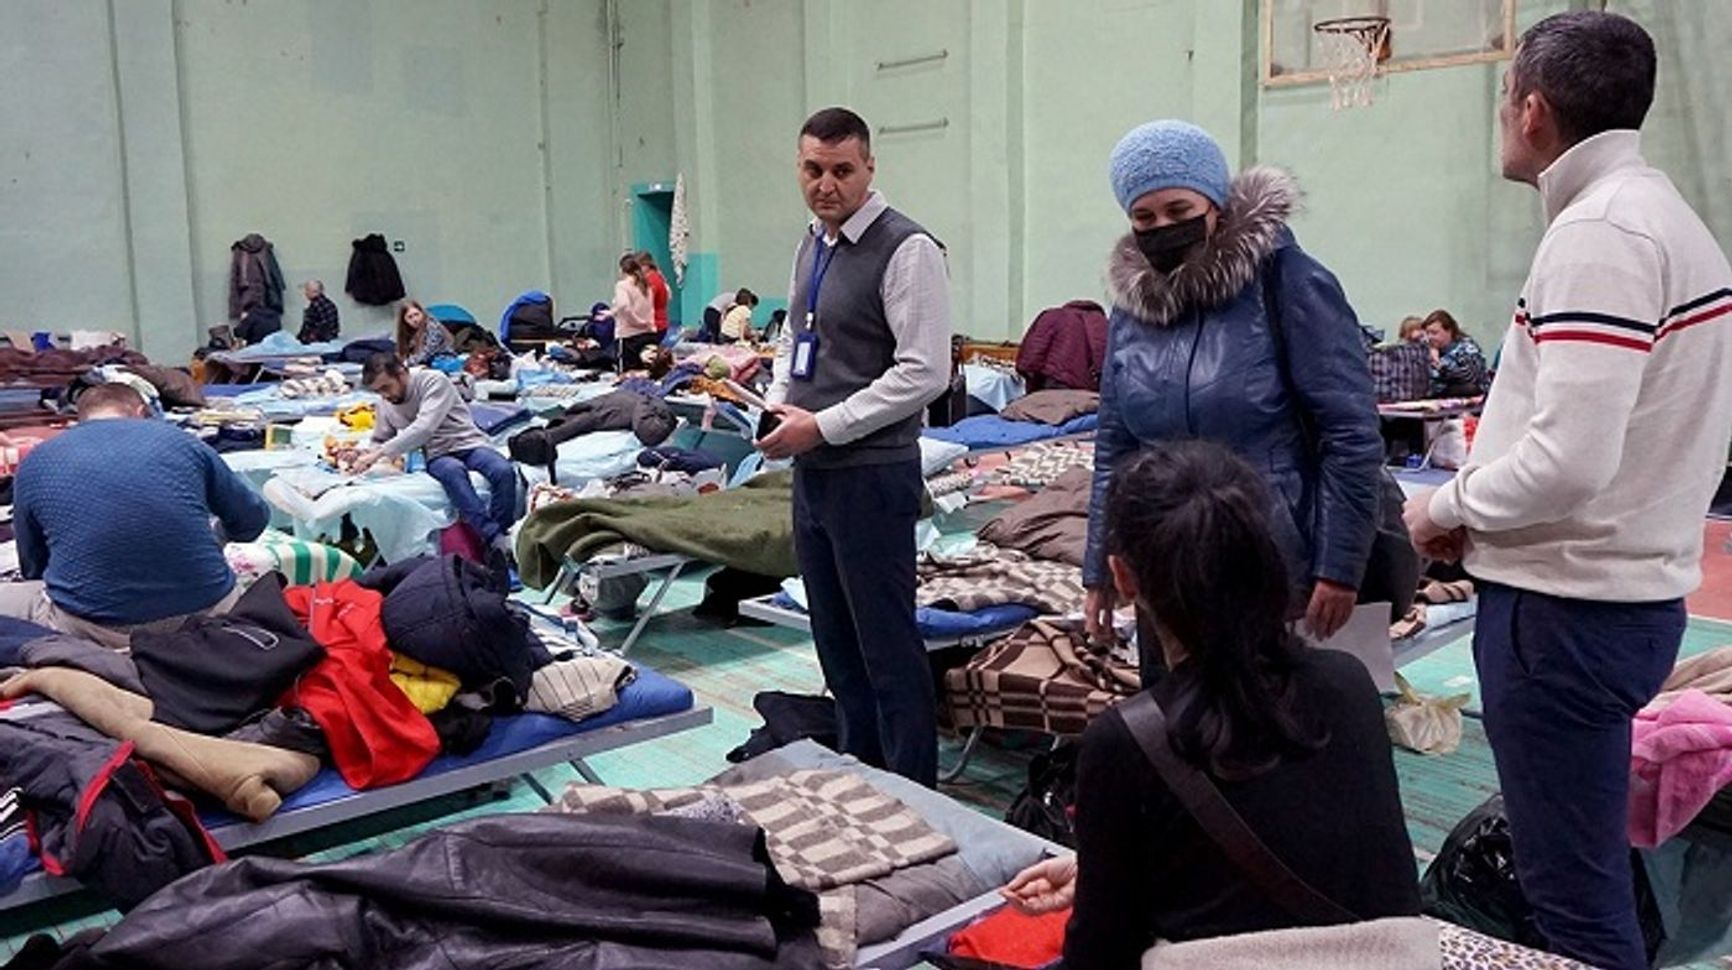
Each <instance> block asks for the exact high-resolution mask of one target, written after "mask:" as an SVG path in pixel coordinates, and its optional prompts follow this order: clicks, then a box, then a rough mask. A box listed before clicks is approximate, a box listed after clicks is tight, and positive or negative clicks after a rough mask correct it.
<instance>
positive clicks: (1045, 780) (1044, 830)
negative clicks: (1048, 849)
mask: <svg viewBox="0 0 1732 970" xmlns="http://www.w3.org/2000/svg"><path fill="white" fill-rule="evenodd" d="M1077 750H1078V748H1077V744H1076V742H1074V741H1065V742H1063V743H1061V744H1060V745H1059V746H1058V747H1056V748H1053V749H1052V750H1051V751H1043V752H1041V753H1040V754H1037V755H1035V756H1034V760H1032V761H1030V762H1029V763H1028V785H1027V786H1026V787H1025V788H1023V790H1022V791H1021V792H1019V793H1017V796H1016V800H1015V801H1013V802H1011V803H1010V809H1009V810H1008V811H1006V812H1005V813H1004V820H1005V821H1006V822H1009V823H1010V824H1012V825H1014V826H1016V827H1017V828H1019V829H1022V830H1023V831H1024V832H1029V833H1032V834H1034V835H1038V836H1040V837H1041V838H1043V839H1046V840H1048V841H1050V842H1057V843H1058V844H1059V845H1063V846H1068V847H1070V848H1073V849H1074V848H1076V761H1077Z"/></svg>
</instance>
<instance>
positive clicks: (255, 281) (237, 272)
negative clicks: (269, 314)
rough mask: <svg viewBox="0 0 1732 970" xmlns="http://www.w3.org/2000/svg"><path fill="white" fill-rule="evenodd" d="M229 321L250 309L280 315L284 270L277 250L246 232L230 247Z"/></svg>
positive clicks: (257, 235) (255, 234)
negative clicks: (279, 263) (263, 308)
mask: <svg viewBox="0 0 1732 970" xmlns="http://www.w3.org/2000/svg"><path fill="white" fill-rule="evenodd" d="M229 253H230V257H229V319H230V320H239V319H240V318H241V314H243V313H245V312H246V311H248V310H251V309H252V308H253V307H257V306H263V307H269V308H270V309H272V310H275V311H277V315H278V316H279V317H281V316H282V312H283V271H282V269H281V268H279V267H278V266H277V252H276V247H274V246H272V245H271V244H270V242H269V241H268V240H266V239H265V237H263V236H261V235H259V234H258V233H256V232H254V233H248V234H247V235H246V236H243V237H242V238H241V239H240V240H239V241H237V242H236V243H235V244H234V245H232V246H230V247H229Z"/></svg>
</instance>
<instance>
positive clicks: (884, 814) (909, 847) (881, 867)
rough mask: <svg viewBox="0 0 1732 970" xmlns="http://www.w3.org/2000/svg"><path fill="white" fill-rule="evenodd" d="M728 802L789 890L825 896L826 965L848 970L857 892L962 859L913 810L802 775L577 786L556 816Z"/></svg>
mask: <svg viewBox="0 0 1732 970" xmlns="http://www.w3.org/2000/svg"><path fill="white" fill-rule="evenodd" d="M717 794H720V795H723V796H725V797H727V798H728V799H729V800H731V801H732V802H733V803H734V804H735V805H736V806H738V808H739V810H740V814H741V815H742V816H744V817H745V818H746V819H747V820H749V821H750V822H751V823H752V824H754V825H756V826H758V827H759V828H761V829H763V830H764V838H765V842H766V844H767V845H768V847H769V851H770V859H771V860H772V861H773V862H775V864H776V871H777V872H778V873H780V874H781V876H782V878H783V879H784V880H786V881H787V882H788V884H789V885H793V886H798V887H799V888H801V889H807V890H810V891H812V892H815V893H818V894H819V895H818V905H819V912H820V914H821V918H822V922H821V924H820V926H819V928H818V944H819V947H820V948H821V949H822V950H823V952H824V958H825V962H826V963H827V964H829V965H831V966H836V967H850V966H852V965H853V962H854V951H855V939H856V933H855V928H854V927H855V896H854V887H855V885H856V884H858V883H862V882H865V881H867V880H869V879H877V878H879V877H881V876H886V875H889V874H890V873H892V872H894V871H896V870H898V869H902V868H906V867H908V866H913V865H919V864H921V863H925V862H931V861H933V860H934V859H939V858H942V857H944V856H947V855H949V854H951V853H953V852H955V851H956V843H954V842H952V841H951V840H950V838H949V837H948V836H946V835H944V834H943V833H941V832H938V831H936V830H935V829H933V828H932V827H931V826H930V825H927V824H926V821H925V820H924V819H922V818H921V817H920V816H919V815H918V814H916V813H915V812H914V811H913V810H912V809H910V808H909V807H908V806H906V805H904V804H902V803H901V802H899V801H897V800H896V799H894V798H891V797H890V796H888V795H886V794H884V793H883V792H880V791H879V790H878V789H876V788H874V787H872V785H871V784H870V783H868V782H867V781H865V780H864V779H862V778H860V777H859V776H857V775H852V774H848V773H847V772H841V771H796V772H794V773H792V774H789V775H786V776H784V777H781V778H770V779H767V780H765V781H761V782H754V783H752V784H749V785H738V786H730V787H715V786H703V787H696V788H658V789H651V790H633V789H624V788H609V787H606V786H602V785H580V784H573V785H570V786H568V787H567V788H566V789H565V792H564V794H562V795H561V796H560V799H559V801H558V802H556V803H555V804H554V805H552V806H550V807H549V809H548V811H555V812H563V813H603V814H616V815H646V814H647V815H665V814H673V813H679V812H681V811H682V810H687V809H690V808H692V807H694V806H696V805H698V804H699V803H701V802H703V801H704V800H705V799H706V798H713V797H714V796H715V795H717Z"/></svg>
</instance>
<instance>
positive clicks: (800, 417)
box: [757, 404, 824, 458]
mask: <svg viewBox="0 0 1732 970" xmlns="http://www.w3.org/2000/svg"><path fill="white" fill-rule="evenodd" d="M770 413H771V414H774V415H775V416H777V417H778V418H781V419H782V423H781V424H779V425H777V426H776V430H774V431H772V432H770V435H769V437H767V438H761V439H759V440H758V443H757V444H758V450H759V451H761V452H763V453H764V457H765V458H793V457H794V456H795V455H803V454H805V453H806V452H808V451H811V450H812V449H813V448H816V447H818V446H819V445H821V444H823V443H824V433H823V432H822V431H819V430H818V418H817V416H816V415H814V414H813V413H812V412H810V411H807V410H805V409H803V408H797V407H794V406H792V405H788V404H783V405H778V406H777V407H773V408H771V409H770Z"/></svg>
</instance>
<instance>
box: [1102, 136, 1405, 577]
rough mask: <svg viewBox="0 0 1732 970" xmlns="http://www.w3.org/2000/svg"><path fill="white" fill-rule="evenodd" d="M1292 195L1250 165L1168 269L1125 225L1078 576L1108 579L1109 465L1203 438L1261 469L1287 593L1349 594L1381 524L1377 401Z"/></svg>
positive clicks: (1343, 301)
mask: <svg viewBox="0 0 1732 970" xmlns="http://www.w3.org/2000/svg"><path fill="white" fill-rule="evenodd" d="M1298 201H1299V189H1298V186H1297V185H1296V184H1295V183H1294V181H1293V179H1292V178H1291V177H1290V176H1288V175H1287V174H1285V173H1283V172H1280V171H1277V170H1275V169H1270V168H1254V169H1251V170H1249V171H1247V172H1245V173H1243V174H1241V175H1240V176H1239V177H1238V178H1236V179H1234V181H1233V186H1232V190H1231V192H1230V193H1229V195H1228V198H1227V205H1226V206H1225V208H1224V210H1223V212H1222V214H1221V219H1220V223H1219V225H1218V226H1217V228H1216V231H1215V233H1214V235H1213V236H1211V237H1210V239H1209V241H1208V242H1207V243H1205V244H1204V246H1203V248H1202V249H1201V250H1200V251H1198V252H1197V253H1195V254H1193V255H1192V256H1191V257H1189V258H1188V259H1187V260H1186V261H1185V264H1184V265H1182V266H1181V267H1179V268H1178V269H1177V270H1174V271H1173V272H1172V273H1170V274H1162V273H1159V272H1156V271H1155V270H1154V269H1153V268H1152V267H1151V266H1150V265H1149V263H1148V260H1146V259H1145V258H1144V257H1143V255H1142V252H1141V251H1140V250H1139V249H1138V248H1137V244H1136V240H1135V238H1134V237H1133V236H1131V235H1129V234H1127V235H1126V236H1125V237H1124V238H1123V239H1122V240H1120V242H1119V244H1118V246H1117V248H1115V249H1114V251H1113V254H1112V258H1111V260H1110V262H1109V263H1108V267H1107V282H1108V285H1109V287H1110V288H1111V292H1112V296H1113V313H1112V321H1111V324H1110V327H1109V334H1108V349H1107V361H1108V363H1107V367H1106V370H1105V372H1104V374H1103V376H1102V380H1101V409H1100V432H1099V435H1098V437H1097V438H1096V442H1095V480H1094V496H1093V501H1092V504H1091V509H1090V515H1089V542H1088V554H1087V560H1086V563H1085V565H1084V570H1083V572H1084V580H1085V582H1087V583H1089V584H1090V585H1091V586H1098V585H1101V584H1103V583H1105V582H1106V581H1107V579H1108V576H1107V570H1106V545H1105V538H1106V522H1105V515H1104V508H1105V504H1104V503H1105V500H1106V493H1107V487H1108V485H1109V484H1110V483H1111V481H1112V473H1113V469H1114V468H1115V467H1116V466H1117V465H1118V463H1119V462H1120V461H1121V460H1122V459H1123V458H1124V457H1125V456H1127V455H1129V454H1130V453H1132V452H1134V451H1136V450H1137V449H1139V448H1141V447H1144V446H1147V445H1150V444H1153V443H1155V442H1159V441H1171V440H1179V439H1195V438H1200V439H1204V440H1208V441H1215V442H1218V443H1220V444H1224V445H1227V446H1228V447H1230V448H1232V449H1233V450H1234V451H1236V452H1238V453H1239V455H1240V456H1241V457H1243V458H1245V459H1246V460H1247V461H1249V462H1250V463H1251V465H1252V466H1253V467H1255V468H1256V469H1257V470H1258V471H1260V472H1262V474H1263V476H1264V479H1265V481H1266V482H1267V483H1268V485H1269V489H1270V493H1271V494H1270V498H1271V509H1270V524H1271V526H1272V528H1273V530H1274V532H1275V538H1276V542H1277V543H1278V544H1279V545H1280V547H1281V549H1282V552H1283V553H1284V555H1285V557H1286V559H1287V565H1288V569H1289V572H1290V573H1291V574H1292V579H1293V580H1294V583H1295V585H1296V586H1309V585H1310V584H1311V583H1312V581H1314V580H1318V579H1327V580H1331V581H1334V582H1338V583H1342V584H1345V585H1347V586H1351V587H1354V588H1358V586H1359V584H1360V581H1361V579H1362V577H1363V574H1364V572H1365V566H1366V560H1367V558H1368V557H1369V555H1370V551H1371V544H1372V539H1373V536H1374V535H1375V534H1376V529H1377V513H1378V494H1379V488H1380V485H1381V480H1382V479H1381V475H1382V467H1381V466H1382V462H1383V447H1382V439H1381V438H1380V436H1379V434H1378V426H1377V405H1376V399H1375V397H1374V395H1373V393H1372V388H1371V374H1370V370H1369V368H1368V366H1367V364H1366V360H1365V349H1364V344H1363V342H1362V338H1361V335H1360V329H1359V323H1358V320H1357V319H1356V318H1355V316H1354V313H1353V308H1352V307H1351V306H1349V305H1348V303H1347V297H1346V295H1345V294H1344V293H1343V292H1342V290H1341V284H1340V283H1338V282H1337V281H1336V279H1335V277H1334V275H1333V274H1331V273H1330V272H1329V271H1328V270H1327V269H1325V268H1324V267H1323V265H1322V264H1321V263H1319V262H1317V260H1315V259H1313V258H1312V257H1310V256H1309V255H1307V254H1306V253H1305V251H1304V250H1302V249H1300V248H1299V244H1298V243H1297V242H1296V241H1295V240H1294V238H1293V234H1292V232H1291V231H1290V230H1289V229H1288V228H1287V217H1288V215H1289V214H1290V213H1292V212H1293V211H1294V209H1295V208H1296V206H1297V204H1298ZM1266 274H1272V275H1266ZM1266 290H1267V292H1268V295H1269V296H1270V297H1271V298H1272V299H1273V300H1274V302H1275V303H1276V304H1277V306H1276V307H1275V308H1274V309H1275V313H1273V314H1271V312H1270V309H1271V308H1269V307H1267V306H1265V291H1266ZM1276 322H1278V323H1279V326H1280V327H1281V334H1282V338H1281V339H1282V341H1283V343H1285V345H1286V353H1285V356H1286V358H1287V363H1288V364H1289V365H1290V366H1289V367H1288V368H1287V371H1288V373H1287V374H1285V375H1284V374H1283V373H1282V360H1281V358H1282V356H1283V355H1282V354H1281V353H1280V352H1279V350H1278V347H1277V343H1276V340H1277V336H1276V335H1275V334H1274V333H1272V331H1271V328H1272V326H1274V325H1275V324H1276ZM1307 424H1308V425H1309V426H1310V428H1311V432H1310V434H1314V435H1315V439H1316V440H1315V442H1313V441H1311V440H1309V435H1308V433H1307V430H1306V425H1307Z"/></svg>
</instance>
